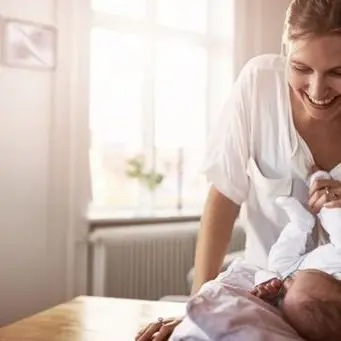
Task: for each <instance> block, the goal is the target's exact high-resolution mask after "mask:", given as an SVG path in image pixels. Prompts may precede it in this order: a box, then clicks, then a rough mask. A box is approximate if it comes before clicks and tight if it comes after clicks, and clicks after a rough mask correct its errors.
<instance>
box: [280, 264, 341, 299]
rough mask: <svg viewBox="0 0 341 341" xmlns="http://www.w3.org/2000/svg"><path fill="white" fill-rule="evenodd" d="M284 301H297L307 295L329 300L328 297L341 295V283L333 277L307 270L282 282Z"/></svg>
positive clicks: (321, 272)
mask: <svg viewBox="0 0 341 341" xmlns="http://www.w3.org/2000/svg"><path fill="white" fill-rule="evenodd" d="M283 288H284V292H285V295H284V300H291V297H292V298H293V299H294V298H295V299H296V300H297V299H298V298H299V297H300V296H302V295H309V296H310V297H316V298H319V299H327V298H330V295H336V296H339V295H341V282H340V281H338V280H337V279H335V278H334V277H333V276H331V275H329V274H327V273H325V272H323V271H319V270H314V269H309V270H302V271H298V272H296V273H295V275H294V276H292V277H287V278H286V279H285V280H284V281H283Z"/></svg>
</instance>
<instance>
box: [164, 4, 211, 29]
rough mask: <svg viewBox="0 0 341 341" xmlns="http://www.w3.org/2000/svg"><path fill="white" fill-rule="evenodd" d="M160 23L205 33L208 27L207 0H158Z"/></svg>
mask: <svg viewBox="0 0 341 341" xmlns="http://www.w3.org/2000/svg"><path fill="white" fill-rule="evenodd" d="M157 19H158V22H159V23H160V24H163V25H166V26H169V27H173V28H177V29H181V30H188V31H194V32H198V33H205V32H206V29H207V0H157Z"/></svg>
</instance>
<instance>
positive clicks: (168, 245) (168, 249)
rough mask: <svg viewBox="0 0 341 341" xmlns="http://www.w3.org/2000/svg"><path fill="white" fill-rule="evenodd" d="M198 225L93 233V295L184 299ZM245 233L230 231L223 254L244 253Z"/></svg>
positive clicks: (170, 225)
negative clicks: (227, 243) (226, 251)
mask: <svg viewBox="0 0 341 341" xmlns="http://www.w3.org/2000/svg"><path fill="white" fill-rule="evenodd" d="M198 228H199V222H190V223H172V224H160V225H148V226H132V227H119V228H118V227H105V228H97V229H96V230H95V231H94V232H92V233H91V235H90V238H89V240H90V243H91V244H92V246H93V247H92V271H91V273H92V285H91V286H92V291H91V293H92V294H93V295H95V296H110V297H123V298H136V299H148V300H156V299H159V298H161V297H163V296H169V295H188V293H189V285H188V282H187V275H188V273H189V270H190V269H191V268H192V267H193V264H194V254H195V245H196V236H197V232H198ZM244 246H245V234H244V232H243V231H242V229H241V228H240V227H239V226H236V227H235V228H234V231H233V234H232V239H231V242H230V245H229V249H228V252H229V253H231V252H234V251H239V250H243V249H244Z"/></svg>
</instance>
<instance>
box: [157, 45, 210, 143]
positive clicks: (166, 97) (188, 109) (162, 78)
mask: <svg viewBox="0 0 341 341" xmlns="http://www.w3.org/2000/svg"><path fill="white" fill-rule="evenodd" d="M206 120H207V51H206V49H205V48H203V47H200V46H192V45H186V44H181V43H159V44H158V48H157V58H156V75H155V144H156V146H157V147H176V148H177V147H184V146H202V145H203V144H204V143H205V142H206Z"/></svg>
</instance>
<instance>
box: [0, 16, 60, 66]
mask: <svg viewBox="0 0 341 341" xmlns="http://www.w3.org/2000/svg"><path fill="white" fill-rule="evenodd" d="M56 50H57V31H56V29H55V28H54V27H53V26H47V25H42V24H37V23H33V22H29V21H23V20H18V19H4V20H3V22H2V53H1V55H2V58H1V59H2V62H3V63H4V64H5V65H7V66H11V67H18V68H35V69H41V70H53V69H55V67H56Z"/></svg>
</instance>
